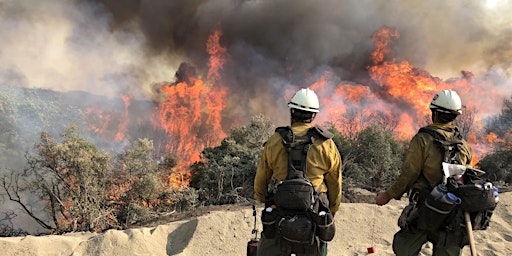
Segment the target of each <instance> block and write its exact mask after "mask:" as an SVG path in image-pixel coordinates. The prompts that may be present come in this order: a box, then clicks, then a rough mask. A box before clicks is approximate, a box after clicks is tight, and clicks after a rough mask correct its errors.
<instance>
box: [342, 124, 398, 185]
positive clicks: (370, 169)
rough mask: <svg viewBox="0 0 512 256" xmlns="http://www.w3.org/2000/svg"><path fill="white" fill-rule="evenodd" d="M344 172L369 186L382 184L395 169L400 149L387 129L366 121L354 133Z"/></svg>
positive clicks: (394, 172)
mask: <svg viewBox="0 0 512 256" xmlns="http://www.w3.org/2000/svg"><path fill="white" fill-rule="evenodd" d="M353 146H354V148H353V150H354V152H353V154H354V156H353V157H354V159H353V160H352V163H351V164H350V165H349V166H347V167H346V169H345V171H344V172H345V173H344V174H345V176H347V177H350V178H352V179H354V180H355V181H356V182H358V183H359V184H362V185H363V186H366V187H369V188H379V187H384V186H385V185H386V184H388V183H390V182H391V181H393V180H394V179H395V178H396V177H397V176H398V173H399V170H400V166H401V163H402V158H403V152H404V149H403V147H402V146H401V145H400V143H398V142H397V141H396V140H395V139H394V138H393V135H392V133H391V131H387V130H384V129H382V128H380V127H378V126H375V125H370V126H368V127H366V128H365V129H364V130H362V131H361V132H359V133H358V134H357V139H356V140H355V141H354V144H353Z"/></svg>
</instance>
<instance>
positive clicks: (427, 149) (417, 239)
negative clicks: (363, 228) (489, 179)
mask: <svg viewBox="0 0 512 256" xmlns="http://www.w3.org/2000/svg"><path fill="white" fill-rule="evenodd" d="M429 107H430V110H431V113H432V123H431V124H429V125H427V127H430V128H434V129H435V130H436V131H437V132H439V133H441V134H443V135H444V136H445V137H446V138H453V136H454V135H455V134H458V131H459V128H458V127H457V126H455V125H453V124H452V122H453V121H454V120H455V119H456V118H457V117H458V116H459V115H460V114H462V110H461V108H462V102H461V99H460V97H459V95H458V94H457V92H455V91H453V90H442V91H441V92H439V93H438V94H436V95H435V96H434V98H433V100H432V102H431V103H430V106H429ZM471 158H472V153H471V147H470V146H469V145H468V143H467V142H466V141H465V140H464V139H462V145H461V147H460V162H461V163H460V164H462V165H469V164H471ZM443 160H444V154H443V153H442V151H440V150H439V147H438V146H437V145H436V144H435V143H434V138H433V137H432V136H431V135H430V134H428V133H425V132H418V133H417V134H416V135H415V136H414V137H413V138H412V140H411V141H410V144H409V148H408V150H407V153H406V155H405V159H404V163H403V165H402V170H401V173H400V175H399V177H398V179H397V180H396V181H395V182H394V183H393V184H392V185H391V186H390V187H388V188H387V189H386V190H385V191H382V192H379V193H377V196H376V204H377V205H379V206H381V205H385V204H387V203H388V202H389V201H390V200H391V199H393V198H394V199H396V200H400V198H401V197H402V195H403V194H404V193H406V192H408V193H409V201H410V203H411V204H412V203H414V202H420V203H421V202H424V200H425V198H424V197H425V195H428V194H430V192H431V190H432V188H434V187H435V186H436V185H437V184H439V183H441V182H442V180H443V178H444V174H443V170H442V162H443ZM416 196H418V197H419V198H416ZM418 218H419V217H418ZM441 228H442V227H441ZM443 232H444V231H442V230H441V231H440V232H431V231H427V230H425V229H422V228H420V227H418V225H417V222H415V220H413V219H411V220H410V223H407V227H406V228H402V227H401V229H400V231H398V232H397V233H396V234H395V235H394V238H393V251H394V252H395V254H396V255H398V256H401V255H418V254H419V252H420V250H421V248H422V246H423V244H425V243H426V242H427V241H430V242H432V243H433V254H432V255H434V256H435V255H460V254H461V252H462V247H463V245H462V244H463V242H462V241H461V239H462V238H461V237H457V236H459V235H460V234H455V235H453V234H450V235H446V234H448V233H443ZM436 234H438V235H439V234H444V235H443V236H436ZM447 239H448V240H450V241H448V240H447Z"/></svg>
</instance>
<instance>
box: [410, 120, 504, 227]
mask: <svg viewBox="0 0 512 256" xmlns="http://www.w3.org/2000/svg"><path fill="white" fill-rule="evenodd" d="M419 132H425V133H428V134H430V135H431V136H432V137H433V138H434V143H435V144H436V145H438V146H439V148H440V149H441V151H442V152H443V153H444V159H443V161H444V162H446V163H449V164H459V165H460V164H463V163H462V161H461V157H460V154H461V150H462V147H463V137H462V135H461V134H460V133H459V132H458V131H456V132H455V134H454V136H453V137H452V138H451V139H448V138H446V137H445V136H444V135H443V134H441V133H439V132H438V131H436V129H434V128H431V127H422V128H420V130H419ZM483 173H484V172H482V171H480V170H478V169H474V168H471V167H466V171H465V172H464V174H463V175H462V176H461V177H449V178H448V179H447V184H446V187H447V189H448V192H451V193H453V194H454V195H456V196H457V197H458V198H460V199H461V203H460V205H458V206H457V207H456V208H455V209H457V208H458V209H460V210H461V211H463V212H469V213H470V216H471V222H472V228H473V230H485V229H487V227H489V223H490V221H491V216H492V213H493V211H494V209H495V208H496V205H497V201H496V199H495V196H496V194H495V193H497V190H496V191H495V189H494V186H493V184H492V183H491V182H489V181H488V180H487V179H484V178H483V177H482V174H483ZM427 202H429V201H427ZM430 226H432V225H431V224H430Z"/></svg>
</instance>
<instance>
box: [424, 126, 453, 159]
mask: <svg viewBox="0 0 512 256" xmlns="http://www.w3.org/2000/svg"><path fill="white" fill-rule="evenodd" d="M418 132H424V133H427V134H429V135H430V136H432V137H433V138H434V142H435V143H436V144H437V145H439V146H440V148H441V149H442V151H443V152H444V157H443V161H444V162H446V163H450V164H462V160H461V158H460V151H461V150H462V146H463V143H462V139H463V138H462V135H461V134H460V133H459V131H458V130H457V129H456V130H455V133H454V134H453V137H452V138H451V139H448V138H447V137H446V136H444V135H443V134H442V133H440V132H438V131H437V130H436V129H434V128H432V127H428V126H425V127H421V128H420V130H419V131H418Z"/></svg>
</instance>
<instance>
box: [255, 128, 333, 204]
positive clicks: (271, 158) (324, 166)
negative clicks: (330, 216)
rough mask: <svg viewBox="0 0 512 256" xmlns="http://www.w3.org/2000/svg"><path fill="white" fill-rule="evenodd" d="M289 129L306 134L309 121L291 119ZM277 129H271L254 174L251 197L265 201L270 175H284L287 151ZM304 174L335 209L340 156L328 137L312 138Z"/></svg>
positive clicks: (286, 166)
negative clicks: (271, 132) (292, 120)
mask: <svg viewBox="0 0 512 256" xmlns="http://www.w3.org/2000/svg"><path fill="white" fill-rule="evenodd" d="M290 127H291V128H292V131H293V133H294V134H295V135H297V136H304V135H306V133H307V131H308V129H309V128H311V125H310V124H309V123H293V124H292V125H291V126H290ZM282 140H283V139H282V137H281V135H280V134H279V133H277V132H276V133H274V134H273V135H272V136H271V137H270V138H269V139H268V140H267V142H266V143H265V146H264V148H263V152H262V155H261V158H260V161H259V163H258V168H257V170H256V177H255V178H254V198H255V199H256V200H258V201H260V202H265V194H266V192H267V189H268V187H269V185H270V182H271V179H272V176H273V177H274V178H275V179H276V180H277V182H279V181H281V180H283V179H284V178H286V175H287V172H288V154H287V153H286V150H285V148H284V146H283V143H282ZM306 177H307V178H308V179H309V180H310V181H311V183H313V185H314V186H315V189H316V191H317V192H319V193H322V192H326V193H327V198H328V199H329V208H330V210H331V212H333V213H336V212H337V211H338V209H339V206H340V203H341V157H340V153H339V151H338V148H336V145H335V144H334V141H332V139H327V140H322V139H316V138H313V144H312V145H311V148H310V149H309V151H308V156H307V163H306Z"/></svg>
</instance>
